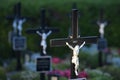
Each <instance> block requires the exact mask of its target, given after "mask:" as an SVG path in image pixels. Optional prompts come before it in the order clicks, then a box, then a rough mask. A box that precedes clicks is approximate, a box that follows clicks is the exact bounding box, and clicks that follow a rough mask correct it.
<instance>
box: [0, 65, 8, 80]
mask: <svg viewBox="0 0 120 80" xmlns="http://www.w3.org/2000/svg"><path fill="white" fill-rule="evenodd" d="M0 80H7V76H6V72H5V70H4V68H2V67H0Z"/></svg>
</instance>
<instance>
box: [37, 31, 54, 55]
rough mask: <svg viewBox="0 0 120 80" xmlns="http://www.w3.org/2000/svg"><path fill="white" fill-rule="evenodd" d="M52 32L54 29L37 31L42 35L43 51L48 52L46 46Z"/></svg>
mask: <svg viewBox="0 0 120 80" xmlns="http://www.w3.org/2000/svg"><path fill="white" fill-rule="evenodd" d="M51 32H52V31H49V32H48V33H45V32H43V33H40V32H39V31H36V33H37V34H38V35H40V36H41V37H42V40H41V43H40V45H41V46H43V53H44V54H46V48H47V43H46V39H47V37H48V36H49V35H50V34H51Z"/></svg>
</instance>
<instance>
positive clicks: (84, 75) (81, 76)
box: [78, 71, 88, 78]
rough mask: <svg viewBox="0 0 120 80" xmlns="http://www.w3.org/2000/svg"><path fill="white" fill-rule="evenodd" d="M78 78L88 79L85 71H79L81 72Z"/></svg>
mask: <svg viewBox="0 0 120 80" xmlns="http://www.w3.org/2000/svg"><path fill="white" fill-rule="evenodd" d="M78 77H79V78H88V74H87V72H85V71H81V72H79V74H78Z"/></svg>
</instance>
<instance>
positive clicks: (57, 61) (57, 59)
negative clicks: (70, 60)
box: [52, 57, 62, 64]
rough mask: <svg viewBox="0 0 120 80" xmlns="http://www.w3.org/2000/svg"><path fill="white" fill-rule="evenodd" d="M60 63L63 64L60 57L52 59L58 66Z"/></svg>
mask: <svg viewBox="0 0 120 80" xmlns="http://www.w3.org/2000/svg"><path fill="white" fill-rule="evenodd" d="M60 62H62V60H61V59H60V58H58V57H53V58H52V63H54V64H58V63H60Z"/></svg>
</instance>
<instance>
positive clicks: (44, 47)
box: [43, 46, 47, 54]
mask: <svg viewBox="0 0 120 80" xmlns="http://www.w3.org/2000/svg"><path fill="white" fill-rule="evenodd" d="M46 47H47V46H43V53H44V54H46Z"/></svg>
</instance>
